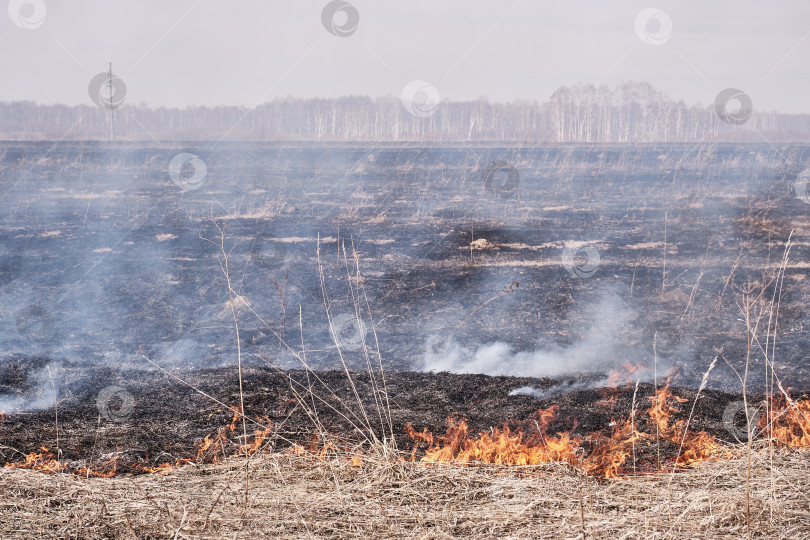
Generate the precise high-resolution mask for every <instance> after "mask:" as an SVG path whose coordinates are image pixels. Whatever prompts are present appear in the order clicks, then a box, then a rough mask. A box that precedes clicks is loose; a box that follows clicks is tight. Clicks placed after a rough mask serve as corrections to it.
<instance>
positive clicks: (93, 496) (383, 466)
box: [0, 443, 810, 539]
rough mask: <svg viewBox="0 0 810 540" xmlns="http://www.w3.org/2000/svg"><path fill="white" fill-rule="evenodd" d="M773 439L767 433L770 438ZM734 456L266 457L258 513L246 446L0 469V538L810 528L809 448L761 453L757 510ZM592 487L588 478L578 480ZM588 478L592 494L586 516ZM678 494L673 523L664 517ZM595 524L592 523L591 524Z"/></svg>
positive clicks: (753, 476) (624, 534)
mask: <svg viewBox="0 0 810 540" xmlns="http://www.w3.org/2000/svg"><path fill="white" fill-rule="evenodd" d="M761 446H762V447H763V449H767V446H766V445H765V444H764V443H763V444H762V445H761ZM732 452H733V454H734V457H733V459H729V460H721V461H714V462H710V463H706V464H704V465H702V466H700V467H698V468H696V469H692V470H689V471H686V472H682V473H677V474H675V475H669V474H659V475H651V476H641V477H627V478H622V479H619V480H613V481H604V480H597V479H593V478H588V477H583V475H582V474H580V473H579V472H578V471H576V470H575V469H573V468H571V467H569V466H566V465H561V464H549V465H546V466H535V467H514V468H505V467H498V466H476V467H459V466H453V465H441V466H435V465H434V466H425V465H419V464H411V463H402V462H397V461H396V460H393V459H383V458H380V457H378V455H377V454H376V453H370V454H369V455H368V456H364V461H363V464H362V465H361V466H359V467H358V466H352V465H351V463H350V462H349V461H347V459H346V458H345V457H344V456H334V457H332V458H329V459H327V460H323V461H321V460H316V459H313V458H307V457H298V456H293V455H290V454H269V455H262V456H258V457H255V458H254V459H253V461H252V464H251V473H250V474H251V485H252V489H251V492H250V499H249V501H248V503H249V507H250V508H251V512H250V513H249V514H248V515H247V516H246V517H244V518H243V517H242V515H241V511H240V510H241V508H242V507H243V505H244V504H245V501H244V499H243V494H244V492H243V491H242V490H241V489H240V484H241V483H242V481H243V472H244V468H245V461H246V458H231V459H228V460H226V461H225V462H222V463H219V464H216V465H205V466H201V467H197V466H185V467H180V468H175V469H172V470H170V471H169V472H168V474H164V475H147V476H141V477H138V478H137V480H136V482H135V489H133V479H131V478H127V477H115V478H112V479H102V478H90V479H89V480H88V479H85V478H80V477H76V476H71V475H64V474H56V475H48V474H43V473H39V472H36V471H29V470H21V469H0V490H2V492H3V493H4V494H6V497H4V498H3V499H2V502H0V515H2V516H3V517H2V518H0V537H2V538H57V537H59V538H64V537H69V538H74V537H79V538H87V539H96V538H133V537H137V538H147V537H149V538H175V537H176V538H233V537H240V538H254V537H279V538H301V537H309V538H358V537H362V538H391V537H398V538H425V537H429V538H454V537H460V536H461V537H475V538H501V537H510V538H554V539H559V538H582V537H583V535H585V534H588V532H590V533H591V534H592V535H594V536H597V537H602V538H607V537H615V538H659V539H664V538H666V539H670V538H671V539H681V538H684V539H686V538H739V537H740V536H743V535H745V533H746V524H747V522H750V527H751V532H752V536H755V537H759V538H769V539H788V538H791V539H792V538H799V537H801V536H802V535H803V534H804V533H805V532H806V531H807V530H808V529H810V510H809V509H808V496H807V491H806V489H805V486H806V485H807V483H808V482H810V465H808V464H809V463H810V459H808V458H810V455H808V453H807V452H806V451H796V450H775V451H774V457H773V459H774V462H775V464H776V466H777V471H778V472H777V474H778V476H779V484H778V489H779V494H778V504H776V505H774V504H773V503H772V498H771V496H770V495H771V493H770V491H771V489H772V486H771V481H770V473H769V472H768V469H769V467H768V464H769V460H770V456H769V454H768V452H765V451H763V452H760V451H756V452H754V453H753V454H752V459H753V462H754V463H753V465H754V466H753V467H752V468H751V469H750V478H749V480H750V493H751V496H750V508H751V510H750V519H747V518H746V495H745V492H744V490H743V489H742V486H744V484H745V477H746V475H747V471H748V470H749V469H748V467H747V466H746V460H747V455H746V454H747V451H746V449H745V448H744V447H742V446H740V447H736V448H734V449H733V450H732ZM581 490H582V491H581ZM583 491H586V492H587V493H588V503H589V504H588V507H589V510H588V516H587V522H586V521H585V510H584V503H583V495H582V493H583ZM667 505H669V506H670V511H671V512H672V519H671V520H668V521H667V522H666V523H664V522H660V521H657V520H655V519H654V516H657V515H661V514H663V513H664V512H666V506H667ZM588 530H590V531H588Z"/></svg>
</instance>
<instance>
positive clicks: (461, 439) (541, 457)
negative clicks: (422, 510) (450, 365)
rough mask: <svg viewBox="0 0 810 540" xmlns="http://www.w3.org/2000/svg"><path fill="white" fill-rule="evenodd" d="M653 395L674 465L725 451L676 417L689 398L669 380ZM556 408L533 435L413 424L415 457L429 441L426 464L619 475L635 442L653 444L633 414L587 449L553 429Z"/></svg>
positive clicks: (655, 421)
mask: <svg viewBox="0 0 810 540" xmlns="http://www.w3.org/2000/svg"><path fill="white" fill-rule="evenodd" d="M650 400H651V406H650V408H649V409H648V411H647V416H648V417H649V420H650V424H651V425H652V426H653V427H656V428H657V437H658V438H659V439H664V440H667V441H670V442H672V443H674V444H675V445H677V446H678V448H679V453H678V456H677V458H676V459H675V460H674V466H677V467H690V466H692V465H694V464H696V463H699V462H702V461H705V460H707V459H710V458H712V457H715V456H716V455H718V454H719V452H720V450H721V447H720V445H719V444H718V443H717V442H716V440H715V439H714V437H711V436H709V435H707V434H706V433H704V432H700V433H690V432H688V430H687V429H686V422H685V421H684V420H678V421H677V422H674V423H672V422H671V417H672V415H673V414H674V413H677V412H679V409H678V407H676V406H675V405H674V404H672V403H671V402H672V400H674V401H675V402H683V401H685V400H684V399H683V398H680V397H678V396H673V395H672V392H671V391H670V390H669V382H667V385H666V386H665V387H663V388H661V389H660V390H658V392H656V395H655V396H653V397H651V398H650ZM556 412H557V406H556V405H555V406H552V407H550V408H548V409H541V410H539V411H537V413H536V414H537V417H538V418H535V419H534V425H535V428H536V430H534V431H533V432H532V433H531V434H529V435H527V434H525V433H524V432H523V431H522V430H520V429H518V430H515V431H513V430H512V429H510V427H509V426H508V425H507V424H504V425H502V426H501V427H499V428H495V429H492V430H491V432H489V433H487V432H483V433H479V434H478V435H477V436H471V435H470V433H469V427H468V425H467V422H466V420H464V419H461V420H457V419H455V418H453V417H450V418H448V420H447V423H448V428H447V432H446V433H445V434H444V435H442V436H438V437H435V436H434V435H433V434H431V433H429V432H428V431H427V430H426V429H423V430H422V432H417V431H416V430H414V428H413V426H412V425H411V424H407V425H406V426H405V429H406V432H407V433H408V434H409V435H410V436H411V438H413V440H414V441H415V445H414V449H413V451H412V453H411V460H412V461H415V456H416V451H417V449H418V447H419V445H420V444H423V443H424V444H427V446H428V448H427V449H426V450H425V455H424V457H423V458H422V459H421V462H423V463H450V462H452V463H461V464H467V463H471V462H479V463H494V464H501V465H538V464H542V463H549V462H565V463H569V464H571V465H574V466H577V467H581V468H582V469H583V470H584V471H585V472H587V473H589V474H592V475H594V476H601V477H605V478H616V477H618V476H622V475H624V474H627V473H628V472H630V470H629V469H628V467H627V461H628V459H629V458H630V456H631V455H632V452H633V450H634V448H635V446H636V445H642V444H646V445H650V444H653V442H654V440H655V438H656V436H654V435H652V434H647V433H643V432H641V431H639V430H638V429H637V427H636V423H635V418H633V417H632V416H631V418H628V419H627V420H624V421H621V422H616V423H615V424H614V427H613V430H612V433H611V434H610V435H604V434H601V433H594V434H592V435H591V436H590V437H589V439H588V444H587V446H588V447H589V448H591V450H590V452H586V450H585V447H584V446H583V440H582V439H581V438H579V437H575V436H573V435H572V433H571V432H568V433H556V434H555V435H550V434H548V432H547V428H548V425H549V424H550V423H551V421H552V420H553V419H554V417H555V415H556ZM571 431H573V429H572V430H571Z"/></svg>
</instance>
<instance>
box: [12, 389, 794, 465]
mask: <svg viewBox="0 0 810 540" xmlns="http://www.w3.org/2000/svg"><path fill="white" fill-rule="evenodd" d="M648 399H649V402H650V404H649V407H648V408H647V410H646V411H645V412H644V413H643V414H636V412H635V411H633V413H631V415H630V416H629V417H628V418H625V419H621V420H614V421H612V422H611V425H612V428H611V429H610V430H609V431H601V432H594V433H591V434H590V435H588V436H586V437H582V436H578V435H575V434H574V431H575V429H576V427H577V426H576V424H575V425H574V426H572V428H571V430H570V431H568V432H557V433H550V432H549V430H548V428H549V425H550V424H551V422H552V421H553V420H554V419H555V417H556V416H557V415H558V413H559V406H558V405H552V406H551V407H548V408H546V409H540V410H538V411H536V412H535V413H534V414H533V415H531V417H530V418H529V419H528V422H524V424H528V425H529V426H530V428H529V429H528V430H526V429H524V428H523V427H521V426H519V427H517V428H513V427H510V424H514V422H505V423H503V424H502V425H501V426H499V427H493V428H492V429H491V430H490V431H489V432H481V433H477V434H474V433H471V432H470V428H469V426H468V423H467V420H466V419H464V418H457V417H455V416H451V417H449V418H448V419H447V424H448V427H447V430H446V432H445V433H444V434H435V433H433V432H431V431H428V429H427V428H423V429H422V431H417V430H416V429H415V428H414V427H413V425H412V423H410V422H408V423H407V424H406V425H405V430H406V432H407V434H408V435H409V436H410V438H411V439H412V440H413V448H412V449H411V451H410V453H409V454H407V453H406V454H401V455H399V456H398V457H397V460H398V461H410V462H413V463H416V464H421V465H426V466H429V465H438V464H449V465H459V466H467V465H474V464H492V465H501V466H507V467H521V466H531V465H543V464H548V463H563V464H568V465H570V466H572V467H574V468H576V469H578V470H580V471H582V472H584V473H586V474H587V475H589V476H592V477H597V478H606V479H615V478H621V477H624V476H633V475H638V474H655V473H661V472H665V471H666V470H669V469H672V470H682V469H687V468H691V467H694V466H696V465H698V464H701V463H703V462H706V461H709V460H721V459H724V458H730V457H732V455H733V454H732V448H731V447H730V446H728V445H726V444H724V443H722V442H720V441H718V440H717V439H716V438H715V437H714V436H711V435H708V434H707V433H705V432H704V431H699V432H690V431H689V430H688V427H687V425H686V421H685V420H683V419H679V420H673V416H675V415H677V414H678V413H680V412H681V409H680V407H679V404H680V403H683V402H685V401H686V399H684V398H681V397H679V396H677V395H674V394H673V393H672V391H671V390H670V389H669V381H667V383H666V385H665V386H663V387H662V388H660V389H659V390H658V391H657V392H656V393H655V395H654V396H650V397H649V398H648ZM230 409H231V410H232V411H233V416H232V418H231V422H230V423H229V424H227V425H223V426H220V427H219V429H218V430H217V432H216V433H215V434H208V435H206V436H205V437H204V438H202V439H201V440H197V441H196V442H195V446H196V454H195V455H194V456H189V457H184V458H178V459H175V460H174V461H171V462H164V463H160V464H157V465H150V464H149V462H148V460H144V461H143V462H142V463H134V464H131V465H128V466H127V467H126V470H125V471H119V470H118V461H119V457H120V456H116V455H112V456H109V457H106V458H102V459H100V460H96V461H95V462H92V463H91V461H90V460H84V461H60V460H59V459H57V457H56V454H55V452H54V451H53V450H52V449H49V448H47V447H46V446H41V447H40V448H38V449H37V450H35V451H32V452H30V453H28V454H26V455H25V456H24V458H23V459H22V460H20V461H15V462H8V463H6V464H5V467H7V468H19V469H31V470H36V471H41V472H45V473H72V474H75V475H77V476H85V477H91V476H92V477H104V478H110V477H113V476H115V475H116V474H120V473H121V472H127V473H134V474H138V473H151V474H155V473H157V474H160V473H167V472H169V471H171V470H172V469H174V468H176V467H180V466H182V465H186V464H197V465H200V464H213V463H220V462H222V461H224V460H226V459H228V458H230V457H235V456H252V455H254V454H259V453H264V452H270V451H271V450H269V448H268V445H267V444H266V443H267V442H268V441H270V440H271V439H272V438H273V437H274V428H275V426H274V425H273V423H272V422H271V421H270V419H269V418H265V425H264V426H263V427H261V428H258V429H255V430H253V435H252V441H251V442H248V441H241V442H240V441H239V440H238V439H239V437H238V435H237V436H235V435H234V434H238V424H239V421H240V420H241V418H242V414H241V411H240V410H239V407H236V406H231V407H230ZM220 410H221V409H218V412H219V411H220ZM0 416H2V415H0ZM643 427H646V428H647V429H646V430H643V429H642V428H643ZM755 432H756V433H758V434H760V436H762V435H766V434H767V435H768V437H767V442H769V443H773V444H774V445H775V446H777V447H790V448H797V449H808V448H810V400H808V399H806V396H803V398H802V399H799V400H792V399H790V398H789V397H785V396H777V397H775V398H772V399H771V400H770V402H769V403H768V407H767V414H766V415H761V416H760V418H759V422H758V425H757V426H756V430H755ZM662 447H664V448H665V454H666V455H667V457H666V459H664V460H655V459H654V457H655V454H654V450H658V452H659V455H660V450H661V448H662ZM673 449H675V450H674V451H673ZM284 452H285V453H289V454H292V455H295V456H299V457H306V458H312V459H316V460H325V459H327V458H330V457H335V456H343V459H345V460H346V461H347V462H349V463H350V464H351V465H353V466H362V465H363V463H364V457H365V456H364V453H363V450H362V449H360V448H358V447H357V445H355V446H353V447H352V446H349V445H345V444H342V443H340V442H339V440H338V439H337V438H335V440H321V437H319V436H318V435H317V434H314V435H312V436H311V440H310V442H309V443H308V444H306V445H304V444H299V443H296V442H294V443H292V444H291V445H290V446H289V447H288V448H287V449H286V450H285V451H284Z"/></svg>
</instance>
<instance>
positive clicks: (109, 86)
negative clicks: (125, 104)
mask: <svg viewBox="0 0 810 540" xmlns="http://www.w3.org/2000/svg"><path fill="white" fill-rule="evenodd" d="M107 90H109V98H110V99H109V104H110V140H111V141H113V140H115V128H114V127H113V110H114V108H115V107H114V106H113V74H112V62H110V69H109V71H108V72H107Z"/></svg>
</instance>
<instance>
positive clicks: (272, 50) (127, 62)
mask: <svg viewBox="0 0 810 540" xmlns="http://www.w3.org/2000/svg"><path fill="white" fill-rule="evenodd" d="M36 1H37V2H40V3H42V4H43V5H44V6H45V8H46V10H45V12H44V19H43V18H42V17H41V15H42V13H41V9H40V13H38V12H37V11H38V10H37V7H36V6H35V5H34V4H33V3H32V0H27V1H26V0H11V2H10V3H9V1H8V0H3V2H4V3H5V4H9V6H10V9H9V11H10V12H11V13H12V14H15V17H16V16H17V14H18V13H21V16H22V19H20V18H19V17H18V18H17V22H18V23H20V24H22V25H23V26H26V25H27V26H31V27H33V28H28V29H26V28H21V27H19V26H18V25H17V24H15V21H14V20H13V19H12V16H11V14H8V15H6V16H3V14H2V13H0V69H2V73H3V76H2V78H0V100H1V101H9V100H33V101H38V102H43V103H57V102H58V103H67V104H77V103H86V104H92V102H91V100H90V97H89V95H88V90H87V87H88V83H89V81H90V79H91V78H92V77H93V75H95V74H97V73H98V72H100V71H104V70H106V67H107V62H108V61H112V62H113V69H114V72H115V73H116V74H117V75H118V76H120V77H121V78H122V79H123V80H124V81H125V83H126V85H127V96H126V102H127V103H136V104H137V103H145V104H148V105H150V106H170V107H184V106H188V105H198V104H205V105H217V104H238V105H247V106H253V105H255V104H257V103H260V102H263V101H268V100H271V99H273V98H276V97H284V96H296V97H313V96H324V97H330V96H338V95H345V94H366V95H372V96H378V95H396V96H399V95H400V93H401V91H402V89H403V88H404V87H405V85H407V84H408V83H409V82H410V81H412V80H416V79H418V80H424V81H427V82H429V83H431V84H432V85H434V86H435V87H436V89H437V90H438V91H439V93H440V95H441V97H442V98H449V99H455V100H459V99H472V98H477V97H479V96H487V97H489V98H490V99H491V100H496V101H510V100H512V99H515V98H524V99H525V98H528V99H537V100H540V101H544V100H546V99H547V98H548V96H549V95H550V94H551V93H552V92H553V91H554V90H555V89H556V88H557V87H559V86H560V85H564V84H566V85H567V84H572V83H575V82H588V83H594V84H596V83H601V82H604V83H608V84H614V83H616V82H619V81H622V80H647V81H649V82H651V83H652V84H653V85H655V86H656V87H657V88H659V89H661V90H663V91H665V92H667V93H668V94H669V95H670V96H671V97H673V98H675V99H683V100H684V101H686V102H687V103H698V102H699V103H704V104H708V103H711V102H712V101H713V100H714V98H715V96H716V95H717V94H718V93H719V92H720V91H721V90H723V89H724V88H728V87H736V88H739V89H741V90H743V91H744V92H746V93H747V94H749V95H750V96H751V98H752V99H753V102H754V107H755V109H760V110H763V109H777V110H780V111H784V112H805V113H810V39H808V37H809V36H810V1H808V0H781V1H780V0H775V1H771V2H764V1H762V0H756V1H755V0H742V1H740V0H736V1H728V0H711V1H710V2H709V1H705V0H704V1H698V0H681V1H676V0H661V1H658V2H655V3H649V2H647V1H646V0H645V1H639V0H635V1H634V0H598V1H597V0H568V1H559V0H558V1H541V0H519V1H515V0H502V1H495V0H444V1H442V0H407V1H393V0H351V2H350V3H351V5H352V6H353V7H354V8H356V11H357V14H358V15H359V24H358V26H357V29H356V31H355V32H354V33H352V34H351V35H349V36H347V37H338V36H335V35H332V34H331V33H329V32H328V31H327V29H326V28H325V27H324V24H323V23H322V17H321V15H322V10H323V9H324V6H326V5H327V1H326V0H295V1H294V0H284V1H282V0H250V1H249V0H232V1H227V0H160V1H159V0H113V1H111V0H104V1H102V0H70V1H69V0H36ZM20 4H21V6H19V5H20ZM18 6H19V8H18ZM647 8H657V9H658V10H660V11H661V12H663V15H660V14H657V15H655V16H654V17H649V16H648V17H647V18H646V19H645V18H644V17H642V19H641V20H642V22H643V21H644V20H647V21H648V24H646V25H644V24H642V25H641V27H640V30H639V31H638V32H637V29H636V26H635V25H634V23H635V22H636V18H637V15H638V14H639V13H640V12H641V11H642V10H644V9H647ZM648 13H653V14H655V13H656V12H648ZM346 20H347V19H346V14H345V12H344V13H338V14H337V15H336V18H335V22H336V23H337V24H338V25H339V26H340V25H342V24H344V23H345V22H346ZM668 20H669V21H671V31H670V30H669V28H668V22H667V21H668ZM26 21H27V22H26ZM644 39H646V40H647V41H648V42H651V43H646V42H645V41H644ZM658 41H660V42H661V43H659V44H656V43H655V42H658Z"/></svg>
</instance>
